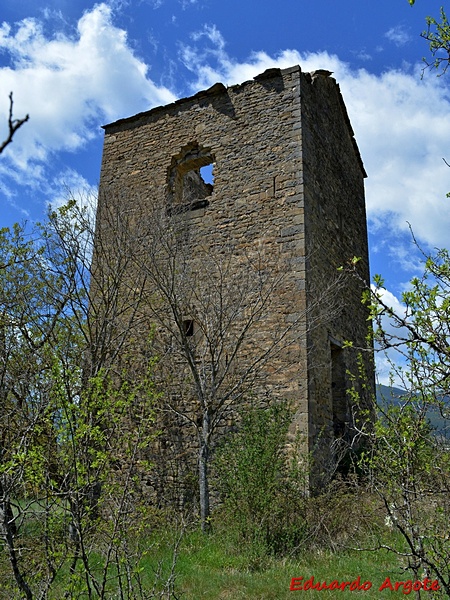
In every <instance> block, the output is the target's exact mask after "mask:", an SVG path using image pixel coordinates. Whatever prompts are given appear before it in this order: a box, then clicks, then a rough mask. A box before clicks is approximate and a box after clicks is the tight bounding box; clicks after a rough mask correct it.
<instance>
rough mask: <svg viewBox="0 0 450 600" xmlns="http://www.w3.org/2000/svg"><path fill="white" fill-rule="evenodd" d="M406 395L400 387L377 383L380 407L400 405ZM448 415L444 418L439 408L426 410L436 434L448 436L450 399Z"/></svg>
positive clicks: (449, 431)
mask: <svg viewBox="0 0 450 600" xmlns="http://www.w3.org/2000/svg"><path fill="white" fill-rule="evenodd" d="M406 397H407V392H406V391H405V390H402V389H401V388H396V387H390V386H388V385H377V402H378V404H379V405H380V406H381V407H383V406H388V405H389V404H397V405H401V404H402V403H403V402H404V401H405V398H406ZM448 415H449V417H448V418H447V419H445V418H444V417H443V416H442V414H441V411H440V410H439V409H437V408H430V409H429V410H428V419H429V421H430V424H431V426H432V428H433V429H435V430H436V433H437V434H438V435H445V436H446V437H449V438H450V399H449V410H448Z"/></svg>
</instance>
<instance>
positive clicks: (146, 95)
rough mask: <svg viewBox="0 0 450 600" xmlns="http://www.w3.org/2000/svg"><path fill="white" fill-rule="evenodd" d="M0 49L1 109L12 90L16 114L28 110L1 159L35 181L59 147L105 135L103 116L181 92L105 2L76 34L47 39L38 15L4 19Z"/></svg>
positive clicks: (116, 114) (0, 130) (87, 14)
mask: <svg viewBox="0 0 450 600" xmlns="http://www.w3.org/2000/svg"><path fill="white" fill-rule="evenodd" d="M0 50H1V51H2V52H3V54H4V56H5V55H6V56H7V57H8V58H9V65H8V66H3V67H2V68H1V69H0V114H2V115H6V114H7V109H8V104H7V101H8V94H9V92H10V91H11V90H13V92H14V102H15V104H14V113H15V115H16V116H18V117H20V116H23V115H24V114H26V113H29V114H30V121H29V123H27V125H26V126H24V127H23V128H22V129H21V130H20V131H19V132H18V133H17V135H16V137H15V139H14V143H13V144H12V145H11V146H9V147H8V150H7V152H5V153H4V155H3V157H2V158H3V159H4V160H8V161H9V167H11V166H12V168H13V169H15V170H16V173H17V172H20V173H21V175H20V176H21V177H22V178H23V177H25V178H26V179H27V180H28V181H29V183H30V184H31V183H32V182H33V181H34V183H36V180H39V179H42V178H43V177H44V175H45V169H43V167H42V165H43V164H44V163H45V162H46V161H49V160H51V156H52V154H53V153H56V152H58V151H75V150H78V149H79V148H81V147H82V146H83V145H84V144H85V143H86V141H88V140H90V139H92V138H93V137H94V136H97V135H100V129H99V127H100V124H101V123H102V122H104V121H111V120H114V119H117V118H119V117H124V116H128V115H130V114H133V113H134V112H137V111H141V110H145V109H149V108H151V107H152V106H156V105H160V104H166V103H167V102H171V101H173V100H174V98H175V96H174V95H173V94H172V93H171V92H170V91H169V90H168V89H167V88H165V87H164V86H158V85H157V84H156V83H154V82H153V81H152V80H151V79H150V78H149V77H148V66H147V65H146V64H145V62H144V61H143V60H141V59H140V58H139V57H137V56H136V55H135V54H134V53H133V50H132V49H131V48H130V46H129V44H128V42H127V35H126V32H125V31H124V30H122V29H119V28H117V27H115V26H114V25H113V22H112V9H111V8H110V7H109V6H108V5H106V4H105V3H101V4H97V5H96V6H95V7H94V8H93V9H92V10H89V11H86V12H85V13H84V15H83V16H82V17H81V18H80V19H79V21H78V24H77V29H76V32H75V33H74V34H73V35H71V36H69V35H67V34H65V33H56V34H55V35H54V36H53V37H48V36H47V35H46V33H45V31H44V23H43V22H41V21H39V20H37V19H31V18H28V19H24V20H22V21H20V22H19V23H18V24H16V25H14V27H13V26H11V25H10V24H7V23H3V25H2V26H1V27H0ZM4 121H5V120H4ZM5 125H6V122H3V123H1V125H0V127H1V128H0V136H3V135H4V133H5V131H6V129H5ZM0 139H3V137H0ZM10 175H12V176H14V173H13V172H11V171H10ZM22 182H23V180H22Z"/></svg>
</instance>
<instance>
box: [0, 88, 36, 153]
mask: <svg viewBox="0 0 450 600" xmlns="http://www.w3.org/2000/svg"><path fill="white" fill-rule="evenodd" d="M29 118H30V116H29V115H26V117H24V118H23V119H14V118H13V94H12V92H11V93H10V94H9V117H8V136H7V137H6V138H5V140H4V141H3V142H1V143H0V154H1V153H2V152H3V150H4V149H5V148H6V146H8V145H9V144H11V142H12V141H13V137H14V134H15V133H16V132H17V130H18V129H20V127H22V125H23V124H24V123H26V122H27V121H28V119H29Z"/></svg>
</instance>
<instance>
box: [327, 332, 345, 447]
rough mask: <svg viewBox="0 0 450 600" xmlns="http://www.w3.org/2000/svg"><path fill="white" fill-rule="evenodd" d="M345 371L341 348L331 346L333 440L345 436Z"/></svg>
mask: <svg viewBox="0 0 450 600" xmlns="http://www.w3.org/2000/svg"><path fill="white" fill-rule="evenodd" d="M345 371H346V368H345V361H344V352H343V350H342V348H340V347H339V346H335V345H334V344H331V398H332V404H333V430H334V437H335V438H340V437H342V436H343V435H344V434H345V432H346V427H347V422H348V409H347V390H346V380H345Z"/></svg>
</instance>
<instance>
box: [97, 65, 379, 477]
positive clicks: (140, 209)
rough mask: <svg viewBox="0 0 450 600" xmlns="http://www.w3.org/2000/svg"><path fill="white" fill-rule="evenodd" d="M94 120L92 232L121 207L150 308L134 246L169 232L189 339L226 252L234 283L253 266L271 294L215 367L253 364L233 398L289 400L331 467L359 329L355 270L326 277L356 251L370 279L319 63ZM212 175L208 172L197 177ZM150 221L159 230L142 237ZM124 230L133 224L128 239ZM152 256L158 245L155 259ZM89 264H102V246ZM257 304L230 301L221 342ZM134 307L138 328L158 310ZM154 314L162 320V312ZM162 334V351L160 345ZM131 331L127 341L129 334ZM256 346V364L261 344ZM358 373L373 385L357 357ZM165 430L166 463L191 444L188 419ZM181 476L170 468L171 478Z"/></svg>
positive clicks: (158, 333) (310, 443)
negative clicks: (101, 133)
mask: <svg viewBox="0 0 450 600" xmlns="http://www.w3.org/2000/svg"><path fill="white" fill-rule="evenodd" d="M104 129H105V141H104V152H103V162H102V170H101V180H100V199H99V206H98V216H97V226H98V228H99V230H102V229H103V230H105V231H108V228H109V227H110V225H108V222H107V219H106V217H105V215H106V214H109V215H111V214H115V215H117V217H118V218H119V221H120V219H122V218H123V219H125V215H128V216H127V218H126V221H127V227H128V228H129V231H130V240H132V241H130V252H132V253H134V255H135V256H136V257H138V258H137V260H136V261H135V262H134V263H133V265H134V266H131V263H130V271H129V272H128V275H127V277H128V278H129V280H130V281H131V280H133V279H134V278H136V281H137V279H138V276H137V275H136V273H137V271H138V270H139V269H140V265H145V268H146V269H147V276H146V277H145V278H143V279H142V281H141V283H140V284H139V285H141V286H144V287H146V289H147V294H148V298H149V302H154V298H155V293H156V292H155V280H154V279H153V276H154V273H153V272H152V269H153V268H156V267H155V265H156V263H155V258H154V256H151V257H150V254H148V253H150V252H151V249H145V250H144V249H143V248H144V246H145V244H146V243H147V242H148V240H149V239H153V240H158V243H160V242H161V239H163V238H164V237H165V229H164V227H167V235H168V236H170V235H172V237H173V238H174V239H176V240H177V241H176V244H177V251H178V250H179V246H181V247H182V253H183V264H184V265H186V264H188V265H189V267H190V275H189V277H188V278H186V277H185V278H184V279H183V281H184V283H183V284H181V283H180V284H179V285H180V286H185V285H186V279H189V283H190V284H191V285H192V288H190V291H189V298H190V299H189V302H190V304H189V306H187V305H186V308H183V310H182V313H183V311H184V314H183V321H182V324H180V323H177V324H176V325H177V326H178V329H179V330H180V328H181V329H183V328H184V331H181V334H180V335H181V337H182V338H183V336H184V338H183V339H184V342H186V341H187V342H188V343H189V344H191V346H195V344H198V345H200V346H201V345H202V344H204V343H205V335H207V334H206V333H205V330H204V327H203V326H200V325H199V323H197V321H199V320H200V319H201V318H204V317H205V315H204V310H203V309H202V310H203V313H202V315H203V316H202V317H201V316H199V315H200V312H201V311H200V308H199V307H198V306H197V305H196V302H197V304H201V303H202V299H205V297H208V298H209V301H210V303H211V311H213V312H214V310H215V309H216V308H217V302H213V301H211V297H210V296H208V294H209V293H210V290H211V286H214V285H216V283H217V273H216V272H214V273H215V274H214V275H213V276H212V279H211V269H212V268H213V267H211V266H210V265H212V264H215V265H216V267H217V264H218V261H219V260H222V259H223V260H224V261H226V263H227V265H228V267H227V270H226V271H221V273H222V274H223V273H224V272H226V273H227V274H228V275H229V277H230V278H231V279H232V280H233V281H232V285H230V289H234V290H236V287H237V286H238V285H240V284H237V283H236V282H237V281H240V282H242V281H243V279H245V278H243V277H242V272H246V271H248V270H249V266H248V265H249V264H251V265H253V266H252V267H251V271H252V274H251V277H253V278H254V281H255V283H254V284H252V285H253V290H254V289H255V286H256V285H257V284H256V281H257V280H261V278H262V280H263V283H262V284H261V286H262V287H261V289H263V288H264V290H268V289H270V297H269V294H267V297H266V304H265V307H264V309H263V310H261V312H260V313H258V315H257V320H258V323H256V324H255V323H253V324H252V327H248V331H246V334H245V339H244V340H243V343H242V344H241V345H240V346H239V348H238V349H237V355H236V356H234V357H233V356H232V350H230V351H229V352H230V353H231V354H227V355H225V354H226V353H225V352H224V353H223V356H222V358H220V360H223V366H222V368H223V369H224V370H226V369H227V368H228V361H230V360H231V359H233V360H234V361H235V366H234V367H233V374H234V375H233V376H234V377H235V378H238V376H239V368H240V369H241V371H245V369H246V368H247V367H248V365H251V364H252V363H251V360H254V367H255V372H256V371H258V373H257V377H254V379H251V385H249V386H247V388H246V390H245V393H242V394H241V396H239V395H237V396H236V398H238V397H239V402H240V401H241V400H242V398H247V399H248V398H252V399H253V400H252V401H254V400H255V398H256V401H258V402H259V401H262V400H261V399H262V398H268V399H269V400H268V401H276V399H278V398H286V399H288V400H289V401H290V402H291V404H292V405H293V407H294V417H293V424H292V433H295V432H296V433H300V434H301V435H302V436H303V439H304V449H305V451H307V452H309V453H311V454H312V455H313V457H314V458H315V461H314V472H315V474H316V476H317V478H318V479H320V477H321V476H322V475H323V474H324V473H326V472H329V471H330V469H331V471H332V463H333V460H334V454H333V452H334V450H333V448H335V446H336V442H337V441H339V440H340V439H343V438H344V437H346V436H347V437H349V436H351V435H352V420H353V418H354V411H353V407H352V406H351V401H350V399H349V397H348V395H347V393H346V389H347V388H348V387H349V376H348V372H349V371H353V372H355V371H356V352H354V351H352V350H350V349H348V348H346V347H345V344H344V342H345V341H350V342H352V343H353V347H354V348H357V347H365V346H366V343H365V338H366V335H367V325H368V322H367V311H366V309H365V307H364V306H363V305H362V303H361V286H360V284H359V283H358V282H357V280H356V278H355V279H353V278H351V277H349V278H348V279H347V280H346V281H345V282H342V280H340V279H339V277H340V276H339V272H338V268H339V267H340V266H341V265H344V264H347V263H348V262H349V260H351V259H352V258H353V257H355V256H356V257H360V259H361V260H360V261H359V263H358V265H357V266H358V269H359V274H360V276H361V277H362V278H363V279H364V280H366V281H368V280H369V266H368V243H367V228H366V212H365V201H364V177H365V176H366V175H365V171H364V167H363V163H362V161H361V157H360V154H359V151H358V148H357V145H356V142H355V139H354V136H353V131H352V128H351V125H350V121H349V118H348V115H347V112H346V108H345V105H344V102H343V99H342V96H341V93H340V90H339V86H338V85H337V84H336V81H335V79H333V78H332V77H331V76H330V73H329V72H327V71H315V72H313V73H303V72H302V71H301V69H300V67H299V66H294V67H292V68H288V69H282V70H280V69H269V70H267V71H265V72H264V73H262V74H261V75H258V76H257V77H255V78H254V79H253V80H251V81H247V82H245V83H243V84H241V85H234V86H231V87H228V88H227V87H225V86H224V85H222V84H220V83H218V84H216V85H214V86H213V87H211V88H210V89H208V90H206V91H202V92H199V93H197V94H195V95H194V96H192V97H189V98H184V99H181V100H178V101H176V102H174V103H173V104H170V105H168V106H163V107H158V108H154V109H152V110H149V111H147V112H143V113H140V114H137V115H135V116H132V117H129V118H126V119H121V120H119V121H116V122H115V123H112V124H109V125H107V126H105V128H104ZM208 168H209V169H210V170H212V175H211V174H210V175H205V172H206V171H207V170H208ZM156 207H157V211H156V212H155V210H156ZM158 215H159V216H158ZM161 215H162V216H161ZM144 221H148V226H147V227H146V228H145V227H143V225H142V224H143V222H144ZM156 222H158V223H159V225H158V228H157V231H156V230H152V224H153V225H154V224H155V223H156ZM161 223H163V224H162V225H161ZM164 224H165V225H164ZM134 228H135V231H138V230H139V231H140V232H141V233H140V234H139V235H134V233H133V232H134ZM144 229H145V231H146V233H143V231H144ZM169 229H170V232H169ZM174 231H175V234H176V235H175V236H173V233H174ZM114 237H115V234H114V233H112V235H111V238H114ZM133 240H134V241H133ZM114 243H115V242H114V240H113V239H112V241H111V244H112V245H114ZM163 245H164V244H163ZM163 245H162V246H160V247H161V248H162V247H163ZM153 247H154V248H156V246H153ZM160 252H162V250H155V253H156V256H161V254H160ZM224 257H225V258H224ZM95 260H96V264H97V267H96V268H99V265H100V266H101V263H102V255H101V253H100V252H97V257H96V259H95ZM256 263H258V265H260V266H259V267H257V268H255V267H254V265H255V264H256ZM220 264H222V263H220ZM229 265H231V267H230V266H229ZM216 267H214V268H216ZM255 269H256V270H255ZM258 269H260V270H258ZM134 270H136V272H135V271H134ZM179 272H180V269H178V270H176V273H179ZM208 277H210V279H208ZM233 278H236V279H233ZM248 279H249V278H248V277H247V278H246V280H247V281H248ZM144 280H145V281H144ZM212 280H214V283H213V284H212V283H211V281H212ZM180 281H181V280H180ZM271 282H272V287H270V285H271ZM136 285H138V284H137V283H136ZM222 285H224V284H223V283H222ZM264 286H265V287H264ZM156 287H158V285H157V284H156ZM225 289H227V288H226V285H225V287H223V289H222V291H223V290H225ZM183 290H184V292H183V293H186V292H185V287H183ZM230 293H231V292H230ZM264 293H266V292H264ZM180 295H181V292H180ZM195 298H197V300H195ZM260 299H261V298H259V300H258V299H257V296H255V295H253V296H252V295H251V293H249V296H248V298H247V299H244V300H242V296H241V298H240V300H239V301H236V302H241V303H242V307H240V309H239V310H236V313H235V315H234V316H233V319H232V323H231V324H230V330H232V332H234V333H233V335H235V336H236V335H237V334H236V331H239V330H240V328H242V323H247V321H246V319H247V318H248V314H249V311H250V313H251V309H252V306H255V304H252V303H255V302H258V301H260ZM236 302H235V303H236ZM205 304H207V303H205ZM169 308H170V307H169ZM145 310H146V309H145V302H144V308H143V309H142V311H141V312H142V314H143V315H144V318H142V319H141V321H142V322H147V323H151V322H153V321H154V319H155V314H156V312H155V311H154V310H153V312H152V311H149V312H148V313H146V312H145ZM167 310H168V312H170V310H169V309H167ZM145 315H146V316H145ZM165 316H166V317H167V318H168V319H169V320H170V318H171V316H170V315H169V316H168V313H167V312H166V313H165ZM161 323H162V320H161V321H158V322H156V325H155V333H154V337H155V340H156V341H155V348H156V347H157V348H159V349H158V352H157V353H161V354H162V355H164V358H165V359H167V362H166V364H169V370H170V364H172V371H171V373H172V375H173V376H174V378H175V379H177V377H181V378H182V379H186V372H185V370H184V367H183V366H182V360H181V359H180V361H181V362H180V361H179V362H177V360H179V359H178V358H177V357H178V355H179V353H178V354H177V353H176V352H173V354H172V355H170V351H171V350H170V349H171V346H170V340H169V341H167V340H168V337H170V336H168V334H167V330H166V331H163V329H164V327H162V326H161ZM169 329H170V327H169ZM200 330H201V331H200ZM143 335H144V334H143ZM230 335H231V334H230ZM196 336H197V337H196ZM202 336H203V337H202ZM229 337H230V336H229ZM163 338H164V339H165V342H164V344H165V345H164V344H163V343H162V342H161V344H160V345H159V346H158V344H157V340H158V339H163ZM188 338H189V339H188ZM133 340H134V342H133V343H134V344H137V346H138V345H139V342H136V336H135V337H134V338H133ZM271 345H272V346H273V349H272V350H271ZM137 346H136V348H137ZM191 346H190V347H191ZM265 351H267V355H266V356H264V357H263V358H261V360H259V361H258V353H260V354H261V356H262V354H263V353H264V352H265ZM136 353H137V354H139V352H138V351H137V350H136ZM141 354H142V352H141ZM230 356H231V358H230ZM167 357H168V358H167ZM171 357H172V358H171ZM249 357H250V358H249ZM195 360H200V359H198V358H195ZM220 360H219V359H218V361H219V362H220ZM171 361H172V362H171ZM162 362H164V361H162ZM219 362H218V364H219ZM219 366H220V365H219ZM366 369H367V379H368V381H369V382H372V381H373V371H372V370H371V366H370V364H369V363H368V364H367V365H366ZM180 374H182V375H180ZM187 379H189V378H187ZM245 381H248V379H247V380H245ZM174 385H175V384H174ZM176 385H178V382H177V383H176ZM176 385H175V387H176ZM169 396H170V394H169ZM243 401H248V400H245V399H244V400H243ZM194 404H195V403H194ZM235 409H236V406H235V405H233V404H232V403H230V406H229V410H228V412H227V413H226V414H225V412H224V413H223V414H221V419H222V421H221V423H219V424H218V426H219V425H220V426H221V427H222V426H223V427H226V426H227V425H228V426H230V425H231V424H232V413H233V411H234V410H235ZM186 410H187V409H186ZM188 417H189V419H188V421H189V420H190V423H191V425H193V426H194V425H195V424H197V426H199V422H200V416H195V407H194V408H192V410H191V412H190V413H189V415H188ZM183 427H184V429H183ZM162 429H163V431H162V434H161V439H160V442H158V444H159V449H160V451H161V453H164V452H165V451H168V448H169V447H170V448H172V451H173V452H172V456H173V457H175V459H174V460H175V462H176V460H177V459H176V457H177V456H181V455H183V456H185V455H186V453H188V452H189V449H191V450H192V452H194V450H195V447H196V444H197V440H196V433H195V430H194V429H195V427H190V426H189V423H187V424H186V426H184V425H183V423H182V419H181V421H180V420H179V421H178V425H176V426H174V425H173V423H172V424H170V423H169V422H167V423H166V425H163V426H162ZM169 430H170V431H172V433H173V432H174V431H175V432H176V436H177V442H173V441H172V442H170V441H167V440H164V438H165V435H166V432H168V431H169ZM169 437H170V436H169ZM180 460H181V459H180ZM194 461H195V455H194ZM180 469H181V468H180ZM180 469H178V470H177V468H175V467H174V469H173V473H175V475H173V476H174V477H176V476H179V475H180ZM183 476H186V472H184V475H183Z"/></svg>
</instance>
